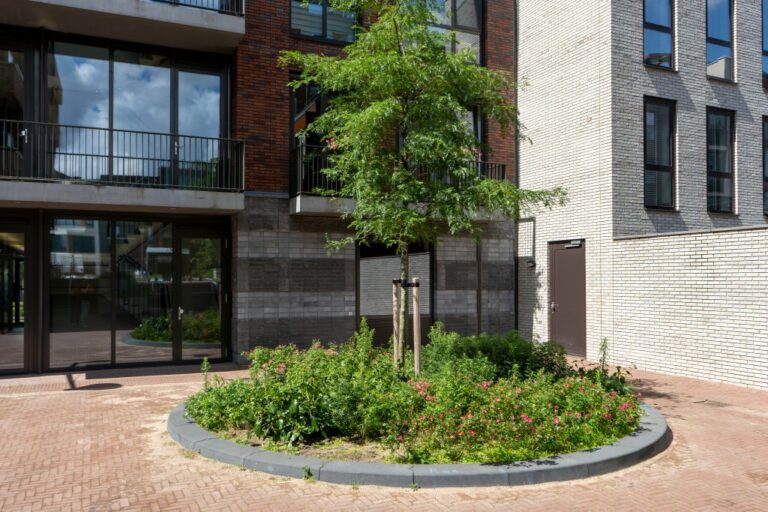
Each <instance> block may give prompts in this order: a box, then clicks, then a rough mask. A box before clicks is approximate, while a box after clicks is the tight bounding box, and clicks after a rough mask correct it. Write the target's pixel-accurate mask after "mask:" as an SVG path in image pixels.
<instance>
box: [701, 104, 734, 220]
mask: <svg viewBox="0 0 768 512" xmlns="http://www.w3.org/2000/svg"><path fill="white" fill-rule="evenodd" d="M733 141H734V113H733V112H731V111H729V110H721V109H715V108H710V109H707V208H708V209H709V211H712V212H726V213H731V212H733Z"/></svg>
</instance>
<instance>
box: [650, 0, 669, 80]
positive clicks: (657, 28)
mask: <svg viewBox="0 0 768 512" xmlns="http://www.w3.org/2000/svg"><path fill="white" fill-rule="evenodd" d="M645 1H646V0H643V65H644V66H647V67H649V68H653V69H663V70H665V71H677V59H676V58H675V49H676V45H675V22H676V17H675V10H676V7H677V3H676V0H667V2H669V12H670V19H669V27H665V26H664V25H657V24H656V23H651V22H649V21H647V13H646V9H645ZM646 29H650V30H655V31H657V32H663V33H666V34H669V35H670V38H671V40H672V48H671V49H670V50H671V52H670V54H671V55H672V61H671V62H670V65H669V67H666V66H659V65H658V64H649V63H647V62H646V61H645V31H646Z"/></svg>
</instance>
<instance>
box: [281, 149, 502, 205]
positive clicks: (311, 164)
mask: <svg viewBox="0 0 768 512" xmlns="http://www.w3.org/2000/svg"><path fill="white" fill-rule="evenodd" d="M328 165H329V161H328V150H327V148H326V147H325V146H310V145H300V146H297V147H296V148H294V149H293V151H292V153H291V176H290V192H291V196H296V195H298V194H317V193H319V191H320V190H325V191H335V192H339V191H340V190H341V184H340V183H339V182H338V181H335V180H332V179H330V178H329V177H328V176H327V175H326V174H325V173H324V172H323V170H324V169H327V168H328ZM414 172H416V174H417V175H418V176H419V178H420V179H422V180H430V181H442V182H444V183H453V184H455V185H456V186H458V187H462V186H468V185H469V184H470V181H471V180H472V179H473V178H474V177H476V176H479V177H482V178H487V179H493V180H504V179H506V175H507V166H506V165H505V164H500V163H496V162H481V161H469V162H467V177H466V178H458V177H456V176H452V175H449V174H447V173H446V172H445V171H431V170H423V169H419V170H417V171H414Z"/></svg>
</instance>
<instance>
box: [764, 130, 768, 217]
mask: <svg viewBox="0 0 768 512" xmlns="http://www.w3.org/2000/svg"><path fill="white" fill-rule="evenodd" d="M766 152H768V116H763V215H764V216H766V217H768V195H767V194H768V168H766V166H767V165H768V158H766Z"/></svg>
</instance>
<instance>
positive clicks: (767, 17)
mask: <svg viewBox="0 0 768 512" xmlns="http://www.w3.org/2000/svg"><path fill="white" fill-rule="evenodd" d="M763 87H765V88H768V0H763Z"/></svg>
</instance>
